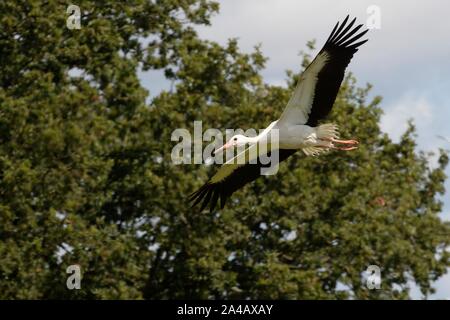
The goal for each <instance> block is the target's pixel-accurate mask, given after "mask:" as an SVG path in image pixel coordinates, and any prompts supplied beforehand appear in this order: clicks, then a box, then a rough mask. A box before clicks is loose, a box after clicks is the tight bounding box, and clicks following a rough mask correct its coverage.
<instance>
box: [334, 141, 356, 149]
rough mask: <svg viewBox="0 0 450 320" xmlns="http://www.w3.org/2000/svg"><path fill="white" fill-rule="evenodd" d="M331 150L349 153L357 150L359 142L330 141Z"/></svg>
mask: <svg viewBox="0 0 450 320" xmlns="http://www.w3.org/2000/svg"><path fill="white" fill-rule="evenodd" d="M331 141H332V142H333V149H337V150H342V151H350V150H355V149H358V147H357V145H358V144H359V142H358V141H357V140H339V139H332V140H331ZM335 144H337V145H335Z"/></svg>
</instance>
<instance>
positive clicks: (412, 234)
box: [0, 0, 450, 299]
mask: <svg viewBox="0 0 450 320" xmlns="http://www.w3.org/2000/svg"><path fill="white" fill-rule="evenodd" d="M68 4H69V3H68V2H67V3H64V2H57V1H46V2H42V1H37V0H34V1H30V0H27V1H24V0H23V1H12V0H6V1H2V2H1V3H0V24H1V26H2V28H0V69H1V70H2V72H1V73H0V218H1V223H0V297H1V298H31V299H36V298H70V299H72V298H96V299H111V298H124V299H131V298H148V299H154V298H248V297H249V298H286V299H287V298H289V299H304V298H309V299H317V298H319V299H328V298H330V299H336V298H338V299H343V298H352V297H353V298H362V299H366V298H367V299H368V298H408V297H409V290H408V286H407V284H408V281H409V280H414V281H415V282H417V284H418V285H419V286H420V288H421V290H422V292H423V293H424V294H429V293H431V292H433V289H432V287H431V283H432V281H433V280H435V279H437V278H439V277H440V276H441V275H442V274H444V273H445V271H446V268H447V267H448V266H449V265H450V261H449V253H448V252H446V251H445V248H447V247H448V246H449V242H450V239H449V236H448V235H449V233H450V226H449V225H448V223H444V222H442V221H441V220H440V219H439V217H438V214H439V212H440V211H441V207H442V204H441V202H440V201H439V200H438V198H437V196H438V195H439V194H443V193H444V187H443V185H444V180H445V175H444V168H445V167H446V165H447V162H448V157H447V155H446V154H445V153H443V152H442V153H441V154H440V159H439V166H438V167H437V168H435V169H430V166H429V161H428V158H427V155H425V154H421V153H418V152H417V150H416V144H415V136H414V127H413V126H412V125H411V126H410V127H409V129H408V131H407V132H405V133H404V135H403V136H402V138H401V141H400V142H399V143H393V142H392V141H391V140H390V139H389V137H388V136H387V135H386V134H383V133H381V131H380V128H379V120H380V115H381V110H380V108H379V107H378V104H379V103H380V101H381V99H380V98H378V97H377V98H375V99H373V100H372V101H367V95H368V93H369V90H370V87H369V86H368V87H366V88H358V87H357V85H356V80H355V79H354V77H353V76H352V75H349V76H348V77H347V78H346V80H345V83H344V84H343V86H342V88H341V91H340V93H339V96H338V99H337V101H336V103H335V107H334V111H333V112H332V115H331V119H330V121H334V122H336V123H337V124H339V125H340V128H341V133H342V135H343V136H345V137H357V138H358V139H359V140H360V141H361V142H362V143H361V147H360V148H359V149H358V151H355V152H349V153H339V154H338V153H330V154H328V155H325V156H321V157H318V158H305V157H304V156H303V155H301V154H300V153H299V154H298V155H295V156H293V157H292V158H291V159H290V160H289V161H287V162H286V163H284V164H283V165H282V166H281V167H280V171H279V173H278V175H276V176H270V177H261V178H260V179H258V180H257V181H256V182H255V183H253V184H251V185H249V186H247V187H245V188H244V189H243V190H240V191H239V192H237V193H236V194H235V195H234V196H233V199H234V201H231V202H230V203H229V205H228V206H227V207H226V208H225V209H224V210H221V211H220V212H215V213H214V214H207V213H198V212H195V211H193V210H190V209H189V206H188V205H187V204H186V201H185V198H186V196H187V195H188V194H189V193H190V192H192V191H193V190H194V189H195V188H197V187H199V186H200V185H201V184H202V183H203V182H204V181H205V180H206V179H207V177H208V175H210V174H212V173H213V171H215V170H216V168H213V167H205V166H198V165H179V166H176V165H174V164H172V162H171V159H170V153H171V149H172V148H173V146H174V142H172V141H171V139H170V137H171V133H172V131H173V130H174V129H176V128H188V129H192V125H193V121H194V120H202V121H203V124H204V130H206V129H207V127H206V126H208V127H217V128H243V129H248V128H250V127H253V128H264V127H266V126H267V125H268V124H269V123H270V121H273V120H274V119H276V118H277V117H278V116H279V115H280V113H281V111H282V110H283V108H284V105H285V103H286V102H287V100H288V99H289V95H290V92H291V89H292V87H293V85H294V84H295V79H296V77H295V76H293V73H289V79H288V84H289V88H282V87H277V86H271V85H267V84H265V83H264V82H263V80H262V78H261V76H260V71H261V69H262V68H263V67H264V63H265V60H266V59H265V58H264V57H263V56H262V53H261V52H260V50H259V48H255V50H254V52H252V53H249V54H246V53H242V52H240V50H239V48H238V44H237V41H236V40H230V41H229V42H228V44H227V45H225V46H220V45H219V44H217V43H214V42H210V41H205V40H202V39H199V38H198V37H197V34H196V32H195V31H194V25H195V24H208V23H209V19H210V16H211V14H213V13H214V12H216V11H217V10H218V5H217V4H216V3H214V2H212V1H207V0H178V1H174V0H161V1H147V0H135V1H127V2H119V1H104V2H103V3H102V5H99V4H98V2H97V1H78V3H77V4H78V5H79V6H80V7H81V8H82V22H81V24H82V28H81V29H80V30H69V29H67V28H66V26H65V23H66V18H67V14H66V11H65V10H66V7H67V5H68ZM308 47H309V49H310V50H309V51H308V52H307V53H306V56H305V59H310V58H311V55H309V56H308V54H309V53H310V52H311V50H312V49H313V47H314V43H313V42H311V43H309V44H308ZM306 62H307V60H305V63H306ZM305 63H304V64H303V66H305V65H306V64H305ZM139 68H143V69H144V70H152V69H154V70H164V72H165V74H166V76H167V78H168V79H169V80H171V81H173V83H174V90H172V91H170V92H162V93H160V94H159V95H157V96H156V97H155V98H154V99H153V101H151V104H146V97H147V95H148V92H147V91H146V90H145V89H144V88H143V87H142V85H141V84H140V81H139V79H138V76H137V72H138V70H139ZM74 70H76V71H74ZM77 72H78V73H79V74H78V73H77ZM150 89H151V88H150ZM349 115H350V116H349ZM72 264H79V265H80V266H81V270H82V276H83V278H82V282H81V285H82V289H81V290H73V291H71V290H68V289H67V288H66V278H67V276H68V275H67V274H66V268H67V266H69V265H72ZM371 264H376V265H379V266H380V267H381V269H382V290H379V291H370V290H368V289H367V288H366V286H365V283H364V282H363V278H362V276H361V274H362V272H363V271H364V270H366V268H367V266H369V265H371ZM338 284H342V285H344V286H346V287H347V288H348V290H339V287H338Z"/></svg>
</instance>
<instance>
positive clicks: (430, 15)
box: [140, 0, 450, 299]
mask: <svg viewBox="0 0 450 320" xmlns="http://www.w3.org/2000/svg"><path fill="white" fill-rule="evenodd" d="M219 3H220V12H219V14H216V15H215V16H214V17H213V18H212V20H211V24H212V25H211V26H209V27H200V28H198V29H197V30H198V32H199V35H200V36H201V37H202V38H205V39H209V40H213V41H216V42H219V43H221V44H225V43H226V42H227V40H228V39H229V38H238V39H239V46H240V48H241V50H242V51H244V52H250V51H252V50H253V48H254V46H255V45H257V44H261V46H262V47H261V49H262V52H263V54H264V56H266V57H268V58H269V60H268V62H267V64H266V68H265V70H264V71H263V72H262V75H263V77H264V80H265V81H266V82H268V83H270V84H276V85H283V86H285V85H286V70H288V69H290V70H293V71H297V70H299V69H300V63H301V57H300V56H299V52H300V51H301V50H305V48H306V47H305V44H306V42H307V41H309V40H312V39H315V40H316V47H317V48H316V49H317V50H316V52H317V51H318V50H319V49H320V47H321V45H322V44H323V43H324V41H325V40H326V38H327V37H328V35H329V33H330V32H331V30H332V28H333V27H334V25H335V23H336V22H337V21H338V20H342V19H343V18H345V16H346V15H347V14H350V15H351V16H352V17H356V18H357V22H359V23H365V24H367V23H370V22H371V21H373V19H374V18H376V16H377V13H378V12H379V18H380V19H379V29H377V28H374V29H371V30H370V31H369V33H368V35H367V37H368V38H369V42H367V43H366V44H364V46H362V47H361V48H360V50H359V51H358V53H357V54H356V55H355V57H354V58H353V60H352V62H351V63H350V66H349V70H351V71H352V72H353V73H354V75H355V76H356V78H357V79H358V81H359V85H360V86H364V85H365V84H366V83H371V84H372V85H373V89H372V96H375V95H381V96H382V97H383V101H382V103H381V105H380V106H381V108H382V109H383V111H384V115H383V117H382V119H381V128H382V130H383V131H384V132H387V133H388V134H389V135H390V136H391V138H393V139H394V140H395V141H398V139H399V137H400V135H401V134H402V133H403V132H404V130H405V129H406V126H407V121H408V119H412V120H413V121H414V124H415V125H416V127H417V135H418V138H417V141H418V148H419V149H420V150H423V151H433V152H435V153H436V152H437V151H438V149H439V148H443V149H447V150H450V125H449V120H450V41H449V39H448V33H449V32H450V18H449V17H448V15H449V13H450V1H447V0H413V1H411V0H409V1H408V0H397V1H392V0H390V1H389V0H370V1H367V0H340V1H336V0H314V1H300V0H220V1H219ZM373 6H376V8H377V9H375V10H378V9H379V11H378V12H376V11H374V10H373ZM368 10H369V11H368ZM140 76H141V79H142V81H143V85H144V86H146V87H147V88H148V89H149V90H151V93H152V94H155V93H157V92H158V91H159V90H161V89H164V88H167V83H166V82H165V81H164V80H163V77H162V76H161V74H158V73H154V72H153V73H152V72H146V73H141V75H140ZM438 136H442V137H444V138H447V141H446V140H445V139H442V138H439V137H438ZM436 160H437V158H436V157H434V158H432V165H436ZM446 174H447V176H450V168H447V170H446ZM446 190H450V179H447V182H446ZM449 194H450V193H447V194H446V195H445V196H444V197H442V199H443V200H444V210H443V212H442V214H441V217H442V219H445V220H450V197H449V196H448V195H449ZM435 286H436V289H437V292H436V294H434V295H432V296H431V297H429V298H431V299H450V274H448V275H446V276H444V277H443V278H441V279H440V280H439V281H437V282H436V284H435ZM413 297H414V298H420V297H421V296H420V293H419V292H418V290H416V289H414V290H413Z"/></svg>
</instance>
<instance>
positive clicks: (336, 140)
mask: <svg viewBox="0 0 450 320" xmlns="http://www.w3.org/2000/svg"><path fill="white" fill-rule="evenodd" d="M331 142H335V143H340V144H347V145H357V144H359V142H358V141H357V140H339V139H331Z"/></svg>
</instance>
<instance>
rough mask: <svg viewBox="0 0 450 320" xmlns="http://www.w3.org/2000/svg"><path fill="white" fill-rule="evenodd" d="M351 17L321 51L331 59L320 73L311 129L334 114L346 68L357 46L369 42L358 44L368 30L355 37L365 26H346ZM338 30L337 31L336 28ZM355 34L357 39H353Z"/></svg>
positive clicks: (351, 24) (310, 120)
mask: <svg viewBox="0 0 450 320" xmlns="http://www.w3.org/2000/svg"><path fill="white" fill-rule="evenodd" d="M348 18H349V17H348V16H347V17H346V18H345V19H344V21H343V22H342V24H341V25H340V26H339V28H337V27H338V25H339V23H338V24H337V25H336V26H335V27H334V29H333V31H332V33H331V34H330V36H329V37H328V40H327V42H326V43H325V45H324V47H323V48H322V50H321V51H320V52H319V54H320V53H322V52H326V53H327V54H328V56H329V60H328V61H327V63H326V64H325V66H324V67H323V68H322V70H320V72H319V74H318V80H317V84H316V88H315V92H314V101H313V103H312V106H311V113H310V114H309V117H308V121H307V122H306V125H309V126H311V127H315V126H317V124H318V122H319V120H322V119H324V118H325V117H326V116H327V115H328V114H329V113H330V111H331V108H332V107H333V104H334V101H335V100H336V96H337V94H338V91H339V87H340V86H341V83H342V80H343V79H344V74H345V69H346V68H347V66H348V64H349V63H350V60H351V59H352V57H353V55H354V54H355V52H357V51H358V47H359V46H361V45H362V44H363V43H365V42H366V41H367V40H363V41H360V42H358V43H355V41H356V40H358V39H360V38H361V37H362V36H363V35H365V34H366V32H367V31H368V30H365V31H362V32H360V33H358V34H356V35H355V33H356V32H357V31H358V30H359V29H360V28H361V27H362V24H360V25H358V26H356V27H354V28H353V29H352V27H353V24H354V22H355V19H353V20H352V21H351V22H350V24H349V25H348V26H347V27H346V26H345V25H346V23H347V21H348ZM336 28H337V29H336ZM354 35H355V36H354Z"/></svg>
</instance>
